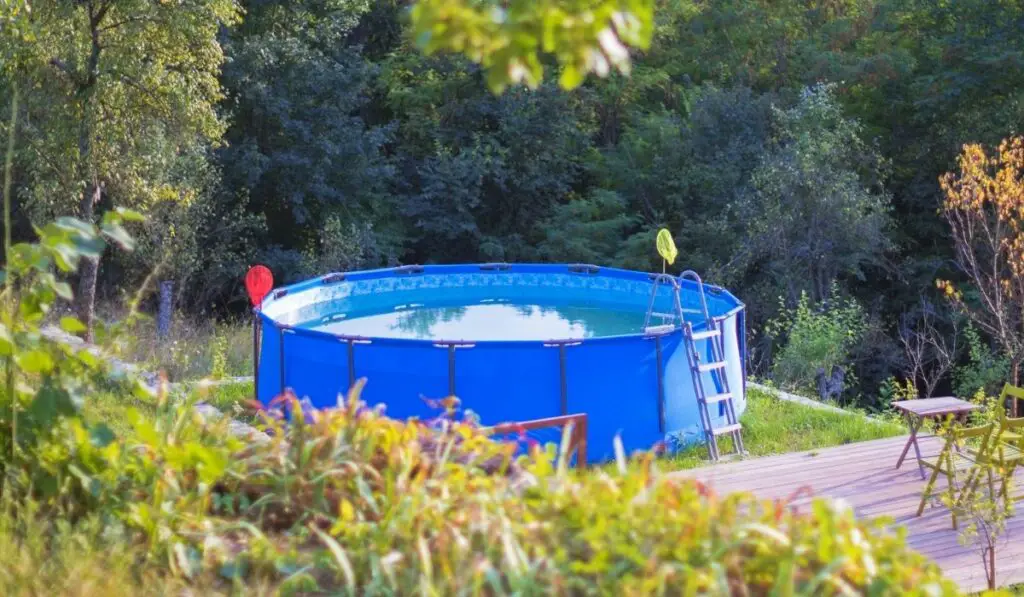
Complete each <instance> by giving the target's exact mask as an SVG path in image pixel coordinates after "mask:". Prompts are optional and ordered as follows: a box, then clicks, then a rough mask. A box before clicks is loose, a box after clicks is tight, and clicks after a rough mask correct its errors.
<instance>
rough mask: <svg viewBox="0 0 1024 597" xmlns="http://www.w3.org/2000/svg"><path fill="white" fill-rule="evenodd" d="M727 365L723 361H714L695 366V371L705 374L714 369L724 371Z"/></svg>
mask: <svg viewBox="0 0 1024 597" xmlns="http://www.w3.org/2000/svg"><path fill="white" fill-rule="evenodd" d="M727 365H728V363H726V362H725V361H715V362H713V363H705V364H703V365H697V370H698V371H700V372H701V373H707V372H708V371H714V370H715V369H725V368H726V366H727Z"/></svg>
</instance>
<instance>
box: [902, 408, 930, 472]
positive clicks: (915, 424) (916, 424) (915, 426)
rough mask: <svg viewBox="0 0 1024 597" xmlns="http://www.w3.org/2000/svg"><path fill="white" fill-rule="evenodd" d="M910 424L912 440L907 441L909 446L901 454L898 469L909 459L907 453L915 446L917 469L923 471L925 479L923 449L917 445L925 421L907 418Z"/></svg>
mask: <svg viewBox="0 0 1024 597" xmlns="http://www.w3.org/2000/svg"><path fill="white" fill-rule="evenodd" d="M907 418H908V421H909V423H910V438H909V439H908V440H907V445H905V446H903V453H902V454H900V459H899V460H898V461H897V462H896V468H897V469H898V468H900V467H901V466H903V461H904V459H906V457H907V453H908V452H910V446H911V445H913V446H914V453H915V454H916V455H917V467H918V468H919V469H920V470H921V478H922V479H924V478H925V477H926V475H925V474H924V465H923V464H921V448H920V447H919V446H918V445H917V432H918V430H919V429H921V425H922V424H923V423H924V419H923V418H920V417H907Z"/></svg>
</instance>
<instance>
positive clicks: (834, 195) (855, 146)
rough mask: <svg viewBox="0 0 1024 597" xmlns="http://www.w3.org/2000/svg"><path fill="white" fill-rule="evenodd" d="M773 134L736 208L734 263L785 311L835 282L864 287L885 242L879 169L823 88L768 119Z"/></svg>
mask: <svg viewBox="0 0 1024 597" xmlns="http://www.w3.org/2000/svg"><path fill="white" fill-rule="evenodd" d="M775 126H776V133H775V138H774V139H773V142H772V144H771V146H770V147H769V149H768V151H767V152H766V153H765V155H764V156H763V157H762V159H761V162H760V164H759V165H758V167H757V169H756V170H755V171H754V172H753V174H752V175H751V186H752V187H753V189H752V192H751V193H750V194H749V195H748V196H747V197H746V198H745V200H744V201H742V203H741V204H740V205H739V207H738V209H739V210H740V218H741V220H743V221H745V222H747V225H748V228H747V230H748V240H747V242H746V243H745V245H744V246H743V247H742V249H741V252H740V256H739V258H738V259H737V264H738V265H740V266H741V267H744V268H745V270H746V271H747V272H757V275H758V277H762V278H763V277H766V276H767V277H768V278H769V279H770V280H773V281H774V284H777V286H778V288H779V290H780V291H781V292H782V293H783V294H784V295H785V296H786V298H787V299H788V301H789V303H790V304H794V303H795V302H796V301H797V299H798V298H799V297H800V295H801V293H803V292H805V291H806V292H808V293H810V295H811V299H812V301H813V302H818V301H821V300H824V299H825V298H827V297H828V295H829V293H830V291H831V288H832V285H833V284H834V283H835V282H836V281H837V280H839V279H840V277H843V278H846V279H856V280H864V279H865V278H866V277H867V270H868V268H872V267H875V268H881V267H882V266H884V264H885V254H886V253H887V252H888V251H890V250H891V248H892V243H891V241H890V240H889V236H888V234H889V231H890V228H891V221H890V207H889V197H888V195H887V194H886V193H885V191H884V189H883V188H882V186H881V180H880V179H881V175H882V172H881V167H882V163H881V159H880V158H879V156H878V155H877V153H876V152H875V151H874V150H873V149H872V147H871V146H870V145H869V144H867V143H865V142H864V141H863V140H862V139H861V136H860V133H861V127H860V124H859V123H858V122H857V121H855V120H853V119H850V118H847V117H845V116H844V115H843V112H842V108H841V107H840V106H839V105H838V104H837V103H836V102H835V100H834V98H833V96H832V91H831V88H830V87H828V86H816V87H812V88H809V89H806V90H805V91H804V92H803V93H802V95H801V98H800V100H799V101H798V102H797V105H796V106H794V107H793V108H791V109H789V110H776V115H775Z"/></svg>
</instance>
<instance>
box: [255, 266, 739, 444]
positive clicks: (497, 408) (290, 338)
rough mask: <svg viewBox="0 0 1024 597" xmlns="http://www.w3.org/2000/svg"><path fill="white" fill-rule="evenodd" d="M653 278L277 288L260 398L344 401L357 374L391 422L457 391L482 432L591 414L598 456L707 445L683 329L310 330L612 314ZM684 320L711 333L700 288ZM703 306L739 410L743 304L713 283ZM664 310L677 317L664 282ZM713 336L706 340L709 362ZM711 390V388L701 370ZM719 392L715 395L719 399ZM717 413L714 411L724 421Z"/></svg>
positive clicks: (379, 280) (564, 276)
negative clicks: (437, 312)
mask: <svg viewBox="0 0 1024 597" xmlns="http://www.w3.org/2000/svg"><path fill="white" fill-rule="evenodd" d="M651 285H652V276H651V275H650V274H647V273H643V272H635V271H628V270H620V269H615V268H605V267H595V266H589V265H547V264H543V265H541V264H513V265H508V264H475V265H434V266H405V267H401V268H391V269H380V270H370V271H361V272H349V273H344V274H338V273H336V274H328V275H325V276H321V277H319V278H315V279H312V280H307V281H305V282H301V283H299V284H294V285H291V286H288V287H285V288H280V289H277V290H275V291H273V292H272V293H271V294H270V295H269V296H268V297H267V299H265V300H264V303H263V305H262V306H261V309H260V310H259V311H258V316H259V325H260V328H261V342H260V349H259V356H260V359H259V365H258V377H259V379H258V388H257V396H258V398H259V400H261V401H262V402H264V403H267V402H268V401H269V400H271V399H273V398H274V397H275V396H278V395H280V394H281V393H282V392H283V391H284V390H285V389H291V390H292V391H293V392H294V393H295V394H296V395H297V396H299V397H306V398H309V400H310V401H311V402H312V404H313V405H314V406H316V407H319V408H325V407H332V406H334V405H336V404H337V402H338V398H339V395H344V394H345V393H346V392H347V391H348V389H349V388H350V386H351V385H352V384H353V383H354V382H355V381H357V380H359V379H360V378H366V379H367V384H366V386H365V388H364V390H363V394H362V399H363V400H364V401H365V402H367V403H368V404H370V405H376V404H383V405H385V408H386V412H387V413H388V415H389V416H392V417H396V418H410V417H419V418H421V419H429V418H433V417H436V416H437V415H438V414H439V413H438V411H437V410H436V409H434V408H432V407H431V406H430V405H429V404H428V402H427V400H425V399H437V398H442V397H445V396H448V395H450V394H451V393H454V394H455V395H457V396H458V397H459V399H460V401H461V406H462V408H464V409H470V410H472V411H473V412H475V413H476V414H477V416H479V418H480V421H481V423H483V424H485V425H492V424H497V423H504V422H511V421H524V420H530V419H540V418H545V417H552V416H557V415H562V414H576V413H586V414H587V415H588V452H589V455H590V457H591V458H592V459H595V460H605V459H608V458H610V457H611V456H612V454H613V453H612V450H613V447H612V446H613V444H612V441H613V438H614V437H615V435H616V434H620V436H621V437H622V440H623V443H624V446H625V447H626V449H627V451H633V450H636V449H649V448H651V447H652V446H653V445H655V444H656V443H658V442H660V441H663V440H665V441H667V442H668V445H669V446H679V445H684V444H688V443H691V442H694V441H699V440H701V439H702V433H701V429H700V424H699V418H698V411H697V402H696V399H695V397H694V388H693V382H692V378H691V373H690V370H689V366H688V363H687V358H686V354H685V351H684V350H683V347H682V331H681V329H680V328H678V327H676V328H675V329H672V330H665V331H662V332H661V333H657V334H644V333H640V332H639V331H638V333H636V334H630V335H623V336H612V337H602V338H586V339H563V338H551V339H548V340H536V341H533V340H516V341H479V340H473V339H464V338H436V339H430V340H418V339H398V338H370V337H360V336H345V335H335V334H330V333H327V332H324V331H320V330H316V329H310V328H308V327H304V326H305V325H309V324H310V322H313V323H316V322H320V321H322V320H323V319H324V318H327V317H330V316H333V315H336V314H338V313H366V312H384V311H390V310H401V309H409V308H416V307H419V306H424V305H425V306H443V305H466V304H474V303H487V302H513V303H526V304H546V303H551V302H553V301H557V302H559V303H572V304H580V305H593V306H602V307H607V308H612V309H615V308H619V309H636V310H640V311H641V312H643V311H645V310H646V308H647V304H648V301H649V299H650V295H651ZM681 287H682V288H681V293H680V296H681V302H682V306H683V309H684V315H685V317H686V319H687V321H691V322H692V323H693V324H694V326H695V328H696V329H702V328H703V327H704V322H703V316H702V315H700V314H699V313H700V299H699V295H698V292H697V286H696V283H694V282H693V281H690V280H683V281H681ZM705 288H706V289H707V295H706V296H707V300H708V308H709V312H710V313H711V315H712V317H713V319H715V320H716V322H721V325H722V327H723V330H724V332H725V336H724V341H725V351H726V361H727V363H728V367H727V376H728V381H729V385H730V389H731V391H732V392H733V394H734V396H735V405H736V409H737V414H739V413H741V412H743V410H744V409H745V407H746V398H745V391H744V390H745V380H746V375H745V361H746V359H745V354H746V346H745V329H744V314H745V311H744V307H743V304H742V303H741V302H740V301H738V300H737V299H736V298H735V297H734V296H733V295H732V294H730V293H729V292H728V291H726V290H723V289H721V288H718V287H715V286H711V285H705ZM655 303H656V304H655V311H656V312H665V313H669V312H671V311H672V303H673V296H672V291H671V289H670V287H669V286H667V285H664V284H663V285H660V286H659V290H658V294H657V297H656V301H655ZM709 342H710V341H700V342H698V343H697V348H698V350H699V351H700V352H701V353H702V356H703V357H704V358H705V360H706V359H707V358H708V355H709V351H710V345H709ZM704 375H705V376H706V377H705V388H707V389H708V392H709V393H710V392H712V389H711V388H713V387H714V385H713V382H712V380H711V377H710V374H704ZM716 391H717V390H716ZM720 407H721V405H716V406H715V407H714V408H713V409H712V416H713V417H714V418H715V425H716V426H719V425H723V424H724V413H723V411H722V410H721V408H720Z"/></svg>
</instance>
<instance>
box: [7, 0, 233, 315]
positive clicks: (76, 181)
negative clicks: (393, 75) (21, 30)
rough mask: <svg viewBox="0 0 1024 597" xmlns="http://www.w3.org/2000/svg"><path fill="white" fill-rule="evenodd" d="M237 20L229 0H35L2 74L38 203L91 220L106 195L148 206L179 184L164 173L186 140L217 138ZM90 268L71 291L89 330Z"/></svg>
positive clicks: (88, 265)
mask: <svg viewBox="0 0 1024 597" xmlns="http://www.w3.org/2000/svg"><path fill="white" fill-rule="evenodd" d="M237 19H238V11H237V6H236V5H235V3H234V1H233V0H196V1H194V2H188V3H184V4H182V3H169V2H150V1H148V0H83V1H79V2H64V1H59V0H39V1H38V2H35V3H34V4H33V5H32V11H31V19H30V27H31V35H30V36H28V37H27V38H25V39H24V40H22V41H21V43H18V44H17V49H16V51H15V52H14V56H15V57H14V60H13V62H14V64H13V66H12V67H11V68H10V69H9V70H8V71H7V73H6V76H8V77H15V78H17V80H20V81H24V85H22V88H23V89H25V90H26V98H25V100H26V101H25V102H24V104H25V105H26V106H27V108H26V112H27V114H26V118H25V119H24V120H25V122H26V123H27V124H26V126H25V141H26V143H25V145H26V147H25V149H24V151H23V152H22V153H23V154H24V155H26V156H27V157H26V158H25V159H23V160H22V163H23V164H26V166H25V168H26V170H27V172H26V178H28V179H29V182H28V185H27V186H28V187H29V191H28V192H29V195H30V197H31V198H32V200H33V201H34V202H35V204H36V207H37V209H39V210H41V211H44V212H50V213H52V212H66V211H67V210H68V208H71V207H72V206H74V208H75V211H77V212H78V215H79V217H80V218H81V219H82V220H84V221H86V222H93V221H95V220H96V217H97V211H98V210H100V209H101V208H102V205H101V203H102V202H103V200H104V199H105V198H109V199H114V200H116V201H117V203H119V204H121V205H131V206H135V207H142V208H145V207H146V206H147V205H148V204H149V203H150V202H152V201H155V200H157V199H160V198H167V197H174V196H178V195H180V194H181V193H187V192H188V191H187V189H182V188H175V187H174V186H172V185H170V184H168V183H167V181H166V173H167V172H168V171H169V169H170V166H171V164H172V163H173V162H174V160H175V158H176V156H177V155H178V154H179V152H180V151H181V149H182V148H183V147H187V146H192V145H195V144H202V143H210V142H216V141H217V140H218V139H219V138H220V135H221V133H222V131H223V124H222V122H221V120H220V119H219V118H218V116H217V113H216V109H215V108H216V103H217V102H218V101H219V100H220V98H221V93H220V84H219V82H218V80H217V75H218V72H219V69H220V65H221V62H222V60H223V56H222V53H221V49H220V45H219V44H218V43H217V34H218V30H219V28H220V27H221V26H222V25H224V24H232V23H234V22H235V21H236V20H237ZM0 35H3V34H0ZM67 197H74V198H75V199H74V201H73V203H72V204H71V205H69V204H68V203H66V199H65V198H67ZM98 267H99V259H98V257H97V258H96V259H87V260H85V261H84V262H83V266H82V268H81V270H80V275H79V289H78V292H77V293H76V295H77V296H76V304H77V308H78V311H79V316H80V318H81V320H82V321H83V323H85V324H86V326H87V328H88V329H89V330H90V331H89V332H87V335H90V334H91V326H92V320H93V312H94V304H95V296H96V279H97V272H98Z"/></svg>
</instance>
